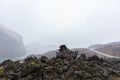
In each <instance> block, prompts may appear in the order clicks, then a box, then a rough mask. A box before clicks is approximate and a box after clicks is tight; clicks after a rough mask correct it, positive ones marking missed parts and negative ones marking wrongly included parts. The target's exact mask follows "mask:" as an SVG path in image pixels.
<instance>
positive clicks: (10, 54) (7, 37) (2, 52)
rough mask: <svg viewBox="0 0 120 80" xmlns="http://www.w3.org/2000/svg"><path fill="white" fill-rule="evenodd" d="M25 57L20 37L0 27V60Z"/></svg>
mask: <svg viewBox="0 0 120 80" xmlns="http://www.w3.org/2000/svg"><path fill="white" fill-rule="evenodd" d="M25 55H26V50H25V47H24V44H23V40H22V37H21V36H20V35H19V34H18V33H16V32H14V31H12V30H10V29H8V28H6V27H4V26H1V25H0V60H5V59H17V58H20V57H23V56H25Z"/></svg>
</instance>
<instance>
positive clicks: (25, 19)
mask: <svg viewBox="0 0 120 80" xmlns="http://www.w3.org/2000/svg"><path fill="white" fill-rule="evenodd" d="M0 24H2V25H5V26H7V27H8V28H10V29H12V30H14V31H16V32H18V33H20V34H21V35H22V36H23V39H24V43H25V44H26V45H27V44H31V43H36V42H40V43H42V44H63V43H64V44H68V45H69V46H72V47H85V46H88V45H89V44H94V43H107V42H112V41H120V36H119V33H120V32H119V30H120V1H119V0H0Z"/></svg>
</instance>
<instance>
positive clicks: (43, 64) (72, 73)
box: [0, 49, 120, 80]
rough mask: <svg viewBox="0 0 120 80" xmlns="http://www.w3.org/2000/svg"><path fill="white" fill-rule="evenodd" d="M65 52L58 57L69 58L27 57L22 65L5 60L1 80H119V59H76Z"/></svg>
mask: <svg viewBox="0 0 120 80" xmlns="http://www.w3.org/2000/svg"><path fill="white" fill-rule="evenodd" d="M65 50H67V51H64V52H63V50H60V51H59V52H58V53H61V52H62V54H64V55H66V54H67V55H69V56H65V57H64V55H60V56H59V57H58V56H57V57H55V58H51V59H48V58H47V57H45V56H43V57H41V58H36V57H27V58H26V60H25V61H24V62H23V63H20V62H19V61H15V62H13V61H11V60H6V61H4V62H2V63H1V64H0V80H120V60H119V59H100V58H98V57H96V56H93V57H90V58H88V59H86V58H85V55H84V56H80V57H79V58H74V57H73V56H72V55H71V54H70V51H69V50H68V49H65ZM72 54H74V52H72ZM75 54H76V52H75ZM63 57H64V58H63ZM81 57H82V58H81ZM84 58H85V59H84ZM8 64H9V65H8Z"/></svg>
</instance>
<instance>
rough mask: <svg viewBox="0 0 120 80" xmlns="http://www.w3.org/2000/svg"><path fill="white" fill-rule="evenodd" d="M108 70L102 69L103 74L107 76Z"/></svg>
mask: <svg viewBox="0 0 120 80" xmlns="http://www.w3.org/2000/svg"><path fill="white" fill-rule="evenodd" d="M108 75H109V71H108V70H107V69H104V72H103V76H105V77H108Z"/></svg>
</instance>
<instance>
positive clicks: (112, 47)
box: [92, 42, 120, 57]
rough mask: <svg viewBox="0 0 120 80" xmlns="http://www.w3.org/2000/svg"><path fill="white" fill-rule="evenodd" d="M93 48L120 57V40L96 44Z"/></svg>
mask: <svg viewBox="0 0 120 80" xmlns="http://www.w3.org/2000/svg"><path fill="white" fill-rule="evenodd" d="M92 49H95V50H97V51H100V52H103V53H106V54H109V55H113V56H118V57H120V42H112V43H107V44H102V46H99V47H98V46H97V47H96V46H94V47H92Z"/></svg>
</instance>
